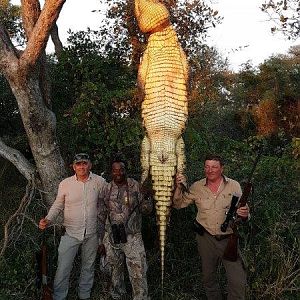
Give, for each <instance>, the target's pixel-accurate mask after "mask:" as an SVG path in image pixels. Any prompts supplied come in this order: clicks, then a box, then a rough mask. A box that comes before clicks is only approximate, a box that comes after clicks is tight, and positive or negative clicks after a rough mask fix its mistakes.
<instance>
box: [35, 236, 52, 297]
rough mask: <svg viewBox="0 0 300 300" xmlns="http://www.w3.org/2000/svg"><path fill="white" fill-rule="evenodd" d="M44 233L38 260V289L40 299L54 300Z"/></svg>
mask: <svg viewBox="0 0 300 300" xmlns="http://www.w3.org/2000/svg"><path fill="white" fill-rule="evenodd" d="M44 239H45V238H44V233H43V241H42V244H41V249H40V251H39V253H38V254H37V259H38V266H39V270H38V279H37V283H38V284H37V287H38V289H39V290H40V291H39V294H40V296H39V299H40V300H53V296H52V288H51V286H50V284H49V282H48V253H47V245H46V243H45V240H44Z"/></svg>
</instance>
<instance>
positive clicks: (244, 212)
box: [236, 204, 250, 219]
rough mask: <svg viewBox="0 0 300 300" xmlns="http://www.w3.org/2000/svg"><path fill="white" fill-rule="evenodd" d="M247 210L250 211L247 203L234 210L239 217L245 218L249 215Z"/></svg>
mask: <svg viewBox="0 0 300 300" xmlns="http://www.w3.org/2000/svg"><path fill="white" fill-rule="evenodd" d="M249 212H250V209H249V206H248V204H246V205H245V206H242V207H240V208H238V209H237V211H236V213H237V215H238V216H239V217H241V218H242V219H247V218H248V217H249Z"/></svg>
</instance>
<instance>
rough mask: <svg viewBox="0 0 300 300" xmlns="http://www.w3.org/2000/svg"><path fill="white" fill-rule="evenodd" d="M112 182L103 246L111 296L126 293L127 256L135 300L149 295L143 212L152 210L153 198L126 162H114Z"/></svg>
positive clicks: (106, 202) (108, 188)
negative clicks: (145, 194)
mask: <svg viewBox="0 0 300 300" xmlns="http://www.w3.org/2000/svg"><path fill="white" fill-rule="evenodd" d="M111 171H112V181H111V182H110V183H109V184H108V185H107V188H106V192H105V209H104V211H105V212H106V213H105V218H106V225H105V234H104V240H103V245H104V247H105V251H106V258H107V262H108V263H109V265H110V268H111V277H112V278H111V280H112V284H111V290H110V294H111V297H112V299H121V298H122V296H123V295H125V294H126V289H125V283H124V265H125V264H124V259H125V261H126V265H127V269H128V273H129V279H130V282H131V285H132V294H133V300H144V299H145V300H146V299H149V298H148V286H147V277H146V271H147V263H146V253H145V248H144V243H143V240H142V233H141V228H142V214H143V213H144V214H147V213H150V212H151V211H152V206H153V205H152V200H151V199H149V198H147V199H146V198H144V197H143V195H142V193H141V191H140V186H139V183H138V182H137V181H136V180H134V179H132V178H127V177H126V170H125V164H124V163H123V162H121V161H115V162H114V163H113V164H112V170H111Z"/></svg>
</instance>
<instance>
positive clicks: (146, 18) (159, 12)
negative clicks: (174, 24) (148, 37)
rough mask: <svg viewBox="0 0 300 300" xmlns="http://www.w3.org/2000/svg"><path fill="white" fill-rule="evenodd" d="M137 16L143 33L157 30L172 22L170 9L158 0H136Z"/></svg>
mask: <svg viewBox="0 0 300 300" xmlns="http://www.w3.org/2000/svg"><path fill="white" fill-rule="evenodd" d="M135 16H136V19H137V21H138V25H139V28H140V30H141V31H142V32H143V33H151V32H155V31H157V28H160V27H161V26H166V25H169V24H170V20H169V17H170V14H169V11H168V10H167V8H166V7H165V5H164V4H162V3H161V2H160V1H158V0H135Z"/></svg>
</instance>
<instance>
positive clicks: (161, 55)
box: [135, 0, 188, 282]
mask: <svg viewBox="0 0 300 300" xmlns="http://www.w3.org/2000/svg"><path fill="white" fill-rule="evenodd" d="M135 16H136V19H137V22H138V26H139V28H140V30H141V32H143V33H145V34H147V35H148V40H147V46H146V49H145V52H144V54H143V56H142V59H141V62H140V65H139V69H138V78H137V82H138V87H139V91H140V94H141V95H142V119H143V126H144V129H145V137H144V138H143V141H142V146H141V167H142V175H141V184H143V183H144V182H145V180H146V179H147V178H148V177H149V174H150V176H151V179H152V186H153V190H154V191H155V194H154V199H155V208H156V219H157V225H158V228H159V243H160V257H161V275H162V282H163V276H164V265H165V244H166V229H167V224H168V221H169V216H170V208H171V205H172V195H173V191H174V177H175V174H176V172H181V173H183V172H184V170H185V153H184V141H183V139H182V133H183V131H184V129H185V126H186V121H187V117H188V101H187V81H188V63H187V58H186V55H185V53H184V51H183V49H182V47H181V45H180V43H179V41H178V37H177V34H176V32H175V30H174V27H173V26H172V24H171V22H170V14H169V11H168V9H167V8H166V6H165V5H164V4H163V3H162V2H160V1H157V0H135Z"/></svg>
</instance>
